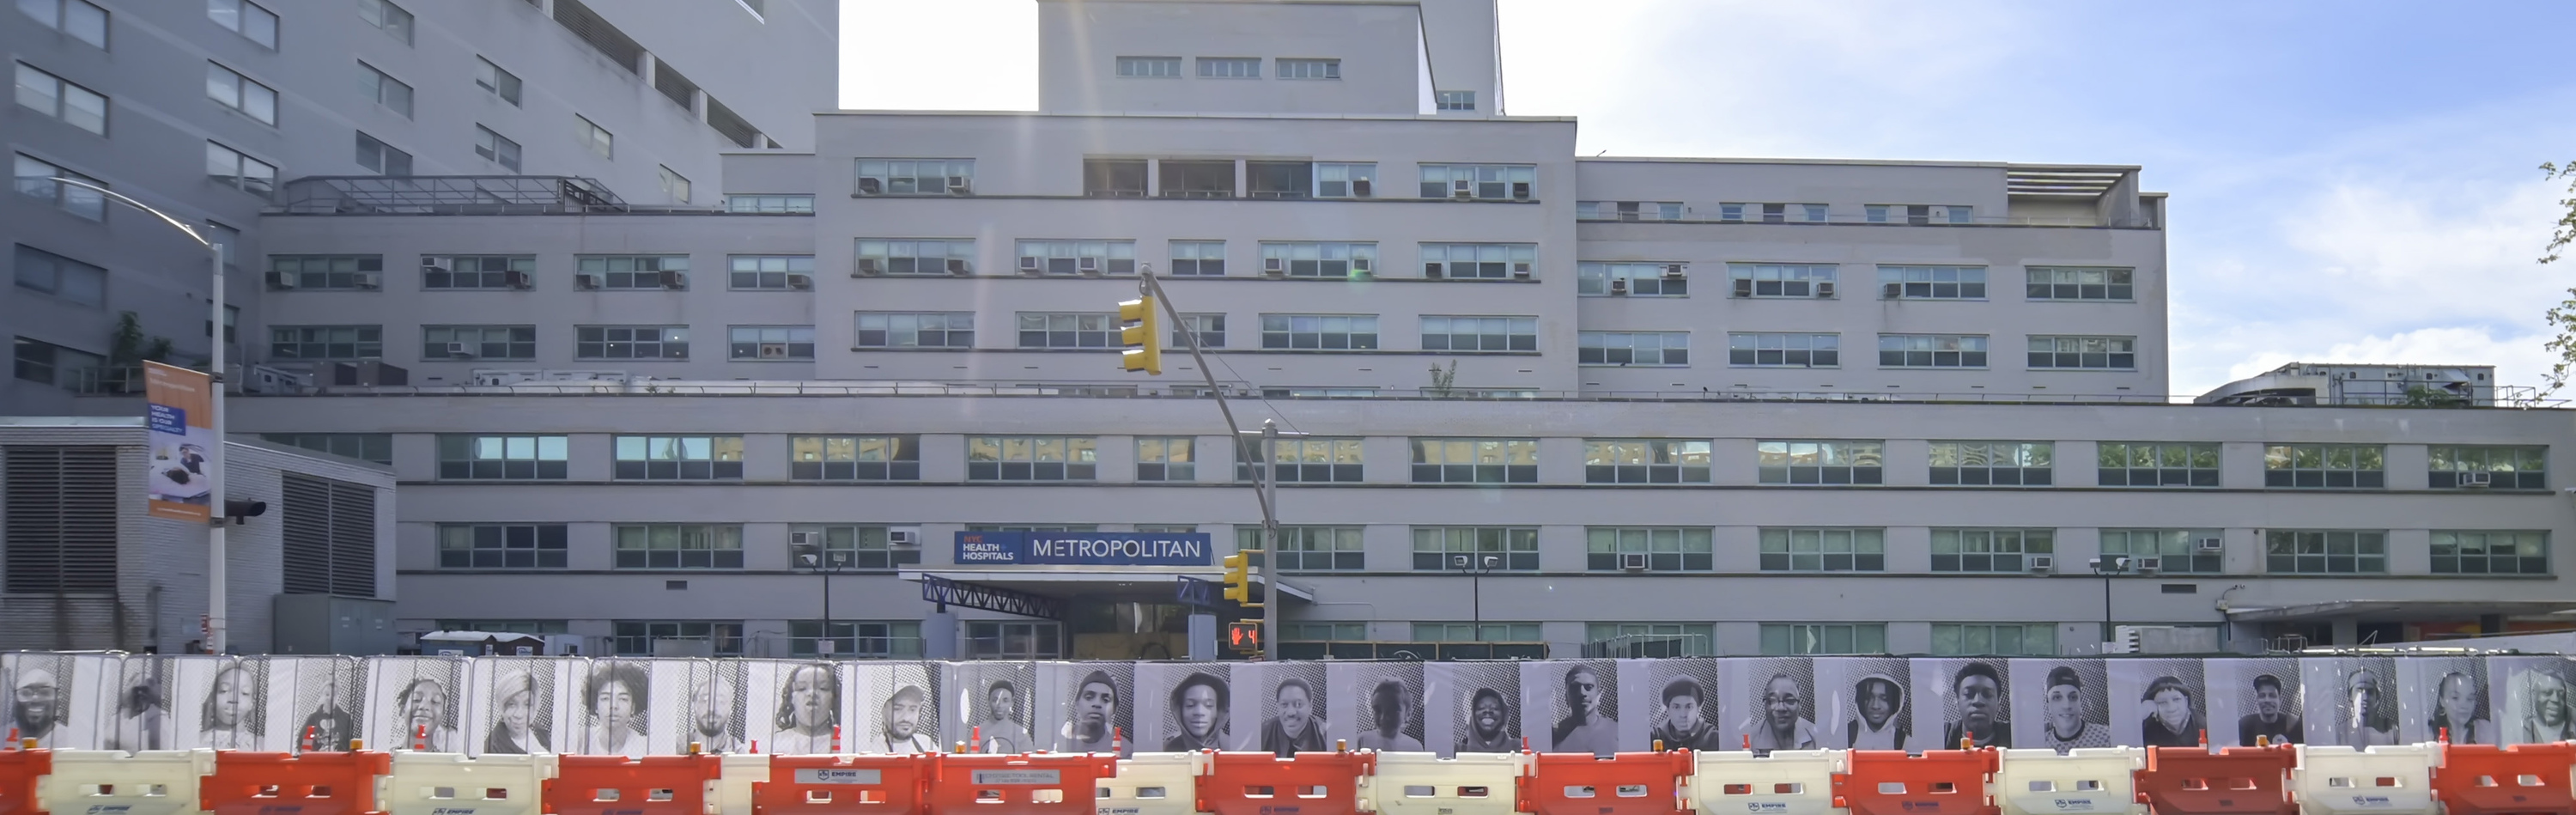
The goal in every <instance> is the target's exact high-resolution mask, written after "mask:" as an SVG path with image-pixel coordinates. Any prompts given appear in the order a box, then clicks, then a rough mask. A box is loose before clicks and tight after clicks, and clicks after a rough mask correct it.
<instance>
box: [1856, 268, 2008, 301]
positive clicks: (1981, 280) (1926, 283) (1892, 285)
mask: <svg viewBox="0 0 2576 815" xmlns="http://www.w3.org/2000/svg"><path fill="white" fill-rule="evenodd" d="M1878 286H1879V289H1880V291H1879V298H1880V299H1883V300H1983V299H1986V267H1983V266H1880V267H1878Z"/></svg>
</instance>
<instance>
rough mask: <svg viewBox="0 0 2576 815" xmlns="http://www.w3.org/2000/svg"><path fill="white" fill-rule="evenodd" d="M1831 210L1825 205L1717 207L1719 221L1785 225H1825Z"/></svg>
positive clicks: (1731, 204)
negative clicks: (1805, 223) (1799, 223)
mask: <svg viewBox="0 0 2576 815" xmlns="http://www.w3.org/2000/svg"><path fill="white" fill-rule="evenodd" d="M1829 209H1830V208H1829V207H1827V206H1826V205H1824V204H1743V203H1723V204H1719V205H1717V219H1718V220H1720V221H1739V222H1753V221H1758V222H1761V223H1766V224H1785V223H1789V222H1791V221H1805V222H1809V223H1823V222H1825V220H1826V219H1827V217H1828V216H1827V211H1828V210H1829ZM1793 216H1794V217H1793Z"/></svg>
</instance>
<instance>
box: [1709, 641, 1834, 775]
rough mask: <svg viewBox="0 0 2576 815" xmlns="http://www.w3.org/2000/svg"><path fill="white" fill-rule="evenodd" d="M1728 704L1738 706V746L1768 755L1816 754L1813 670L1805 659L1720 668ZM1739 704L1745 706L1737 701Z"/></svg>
mask: <svg viewBox="0 0 2576 815" xmlns="http://www.w3.org/2000/svg"><path fill="white" fill-rule="evenodd" d="M1718 671H1719V675H1720V679H1721V680H1722V681H1723V682H1724V683H1725V685H1726V698H1727V700H1728V702H1729V704H1738V705H1742V707H1737V708H1735V710H1737V711H1739V713H1740V715H1737V716H1733V717H1731V718H1733V719H1735V720H1736V722H1735V730H1734V733H1733V734H1732V735H1733V736H1734V737H1735V742H1736V746H1737V747H1739V748H1742V749H1751V750H1752V751H1754V752H1755V753H1758V754H1764V755H1768V754H1769V753H1770V752H1771V751H1773V750H1813V749H1816V748H1819V747H1823V746H1825V745H1824V743H1823V742H1822V741H1820V740H1818V739H1817V738H1816V698H1815V695H1814V687H1815V684H1814V677H1815V674H1814V665H1813V663H1812V661H1811V660H1808V659H1805V658H1800V657H1748V658H1739V659H1729V660H1725V661H1723V662H1721V663H1719V668H1718ZM1738 700H1740V701H1738Z"/></svg>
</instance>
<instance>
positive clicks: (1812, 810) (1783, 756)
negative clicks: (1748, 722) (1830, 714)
mask: <svg viewBox="0 0 2576 815" xmlns="http://www.w3.org/2000/svg"><path fill="white" fill-rule="evenodd" d="M1692 755H1693V757H1694V758H1695V759H1696V762H1695V768H1694V769H1693V771H1692V773H1691V780H1690V796H1691V801H1692V802H1693V803H1694V804H1696V805H1697V806H1698V807H1699V811H1700V812H1702V813H1705V814H1706V815H1837V813H1840V812H1841V810H1839V809H1837V808H1835V807H1834V774H1835V773H1839V772H1842V771H1843V769H1844V763H1843V752H1842V751H1840V750H1773V751H1771V754H1770V755H1768V756H1760V757H1756V756H1755V755H1754V754H1752V753H1749V752H1745V751H1740V750H1728V751H1724V752H1706V751H1703V752H1699V753H1694V754H1692Z"/></svg>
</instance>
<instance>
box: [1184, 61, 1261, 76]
mask: <svg viewBox="0 0 2576 815" xmlns="http://www.w3.org/2000/svg"><path fill="white" fill-rule="evenodd" d="M1199 78H1201V79H1260V78H1261V60H1260V59H1259V58H1257V57H1200V58H1199Z"/></svg>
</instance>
